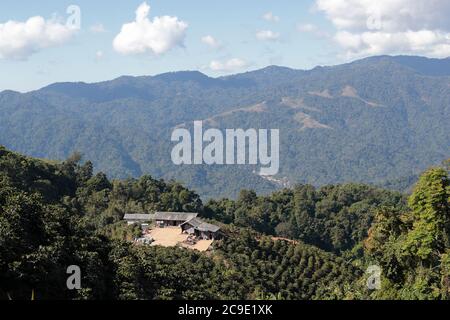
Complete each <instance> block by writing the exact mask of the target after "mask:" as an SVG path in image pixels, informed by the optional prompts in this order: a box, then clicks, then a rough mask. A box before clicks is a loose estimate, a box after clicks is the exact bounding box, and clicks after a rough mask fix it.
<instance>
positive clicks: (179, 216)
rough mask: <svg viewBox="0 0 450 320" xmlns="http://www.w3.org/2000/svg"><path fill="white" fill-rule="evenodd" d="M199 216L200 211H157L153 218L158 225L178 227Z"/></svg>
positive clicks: (161, 226)
mask: <svg viewBox="0 0 450 320" xmlns="http://www.w3.org/2000/svg"><path fill="white" fill-rule="evenodd" d="M197 216H198V213H194V212H187V213H186V212H156V213H155V215H154V217H153V219H154V220H155V222H156V225H157V226H158V227H160V228H164V227H178V226H180V225H182V224H183V223H185V222H186V221H189V220H192V219H194V218H196V217H197Z"/></svg>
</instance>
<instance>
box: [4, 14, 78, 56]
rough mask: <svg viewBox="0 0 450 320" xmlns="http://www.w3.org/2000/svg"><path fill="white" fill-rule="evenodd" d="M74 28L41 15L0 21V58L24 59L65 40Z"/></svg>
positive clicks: (73, 32) (69, 36) (72, 32)
mask: <svg viewBox="0 0 450 320" xmlns="http://www.w3.org/2000/svg"><path fill="white" fill-rule="evenodd" d="M75 32H76V30H75V29H74V28H71V27H69V26H66V25H64V24H61V23H59V22H57V21H56V19H51V20H45V19H44V18H43V17H40V16H36V17H31V18H29V19H28V20H27V21H25V22H19V21H12V20H10V21H7V22H6V23H0V59H12V60H25V59H27V58H28V57H30V56H31V55H32V54H34V53H36V52H38V51H40V50H42V49H45V48H50V47H54V46H58V45H61V44H63V43H65V42H67V41H68V40H69V39H70V38H71V37H72V36H73V35H74V34H75Z"/></svg>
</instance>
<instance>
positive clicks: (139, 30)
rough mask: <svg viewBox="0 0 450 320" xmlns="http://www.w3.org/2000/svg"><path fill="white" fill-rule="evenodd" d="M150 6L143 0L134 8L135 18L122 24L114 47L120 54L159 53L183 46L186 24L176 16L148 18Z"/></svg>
mask: <svg viewBox="0 0 450 320" xmlns="http://www.w3.org/2000/svg"><path fill="white" fill-rule="evenodd" d="M149 14H150V6H149V5H148V4H147V3H146V2H144V3H142V4H141V5H140V6H139V7H138V9H137V10H136V20H135V21H133V22H130V23H126V24H124V25H123V26H122V29H121V31H120V33H119V34H118V35H117V36H116V37H115V39H114V42H113V46H114V49H115V50H116V51H117V52H119V53H121V54H141V53H148V52H149V53H152V54H155V55H160V54H163V53H166V52H167V51H169V50H171V49H173V48H174V47H177V46H183V43H184V39H185V37H186V30H187V28H188V25H187V23H186V22H184V21H181V20H179V19H178V18H177V17H171V16H161V17H155V18H153V21H152V20H150V19H149V18H148V17H149Z"/></svg>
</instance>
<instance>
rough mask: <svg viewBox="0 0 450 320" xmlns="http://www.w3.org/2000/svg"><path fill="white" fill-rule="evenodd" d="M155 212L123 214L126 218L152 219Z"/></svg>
mask: <svg viewBox="0 0 450 320" xmlns="http://www.w3.org/2000/svg"><path fill="white" fill-rule="evenodd" d="M154 216H155V215H154V214H140V213H127V214H125V215H124V216H123V219H124V220H135V221H150V220H153V219H154Z"/></svg>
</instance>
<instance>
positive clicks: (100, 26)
mask: <svg viewBox="0 0 450 320" xmlns="http://www.w3.org/2000/svg"><path fill="white" fill-rule="evenodd" d="M90 30H91V32H92V33H104V32H106V29H105V26H104V25H103V24H101V23H97V24H94V25H92V26H91V27H90Z"/></svg>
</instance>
